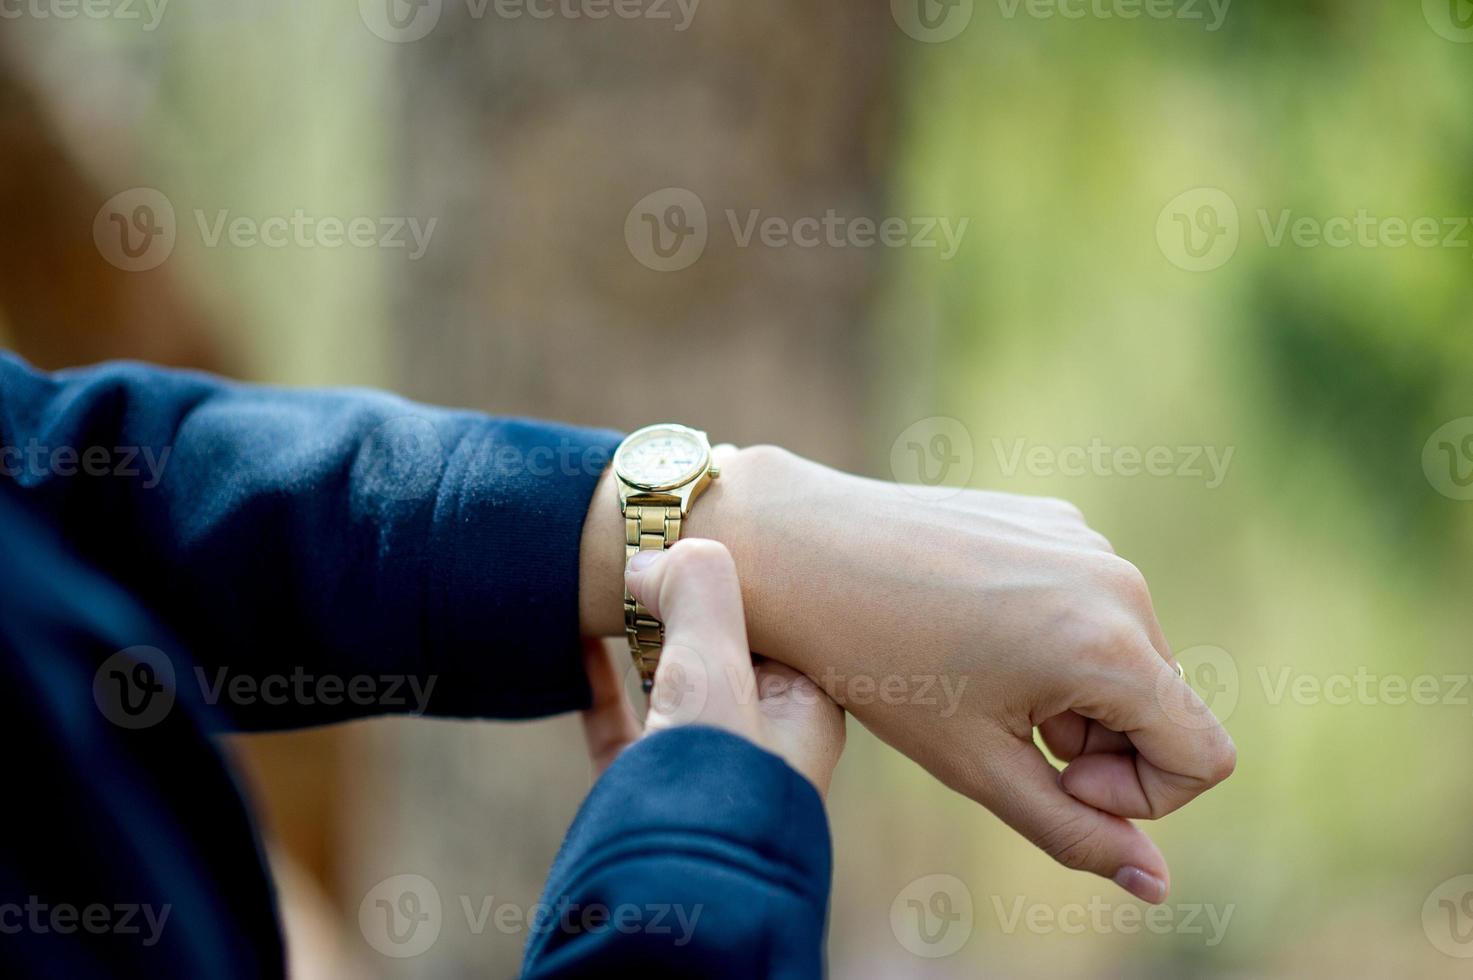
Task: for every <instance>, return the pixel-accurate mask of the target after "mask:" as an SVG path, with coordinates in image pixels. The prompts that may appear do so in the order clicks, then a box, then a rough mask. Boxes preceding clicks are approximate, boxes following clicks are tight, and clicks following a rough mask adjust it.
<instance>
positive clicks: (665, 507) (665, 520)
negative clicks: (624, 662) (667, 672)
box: [624, 498, 680, 694]
mask: <svg viewBox="0 0 1473 980" xmlns="http://www.w3.org/2000/svg"><path fill="white" fill-rule="evenodd" d="M679 540H680V504H679V503H673V504H672V503H645V502H640V501H639V499H638V498H633V499H631V500H629V501H628V503H626V504H625V506H624V560H625V562H628V560H629V559H630V558H633V557H634V553H635V552H637V551H654V550H655V549H657V548H658V549H661V550H663V549H665V548H668V547H670V546H671V545H673V544H674V543H675V542H677V541H679ZM624 633H625V634H626V635H627V636H628V638H629V655H630V656H631V657H633V658H634V665H635V666H636V667H638V668H639V679H640V684H641V686H643V688H644V692H645V693H646V694H648V693H649V692H650V691H651V690H652V689H653V688H654V686H655V668H656V667H658V666H659V665H660V647H661V646H663V645H664V643H665V626H664V624H663V623H661V622H660V621H659V620H658V619H656V618H655V617H653V616H651V615H650V611H649V610H648V609H646V608H645V607H644V606H643V605H642V604H640V603H639V602H638V601H637V600H636V599H635V598H634V596H632V595H630V594H629V590H628V589H627V588H626V589H625V590H624Z"/></svg>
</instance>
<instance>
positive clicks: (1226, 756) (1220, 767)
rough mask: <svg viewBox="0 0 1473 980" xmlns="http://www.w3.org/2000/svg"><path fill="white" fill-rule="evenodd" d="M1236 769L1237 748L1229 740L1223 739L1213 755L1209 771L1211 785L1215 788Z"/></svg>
mask: <svg viewBox="0 0 1473 980" xmlns="http://www.w3.org/2000/svg"><path fill="white" fill-rule="evenodd" d="M1237 769H1238V747H1237V746H1236V745H1234V744H1233V740H1232V739H1231V738H1224V739H1223V740H1222V742H1221V743H1220V744H1219V746H1218V748H1217V751H1216V753H1215V754H1214V757H1213V760H1212V768H1211V769H1210V771H1209V778H1210V779H1211V780H1212V785H1214V786H1216V785H1217V784H1218V783H1220V782H1222V781H1223V780H1224V779H1227V778H1228V777H1229V776H1231V775H1232V774H1233V773H1234V772H1236V771H1237Z"/></svg>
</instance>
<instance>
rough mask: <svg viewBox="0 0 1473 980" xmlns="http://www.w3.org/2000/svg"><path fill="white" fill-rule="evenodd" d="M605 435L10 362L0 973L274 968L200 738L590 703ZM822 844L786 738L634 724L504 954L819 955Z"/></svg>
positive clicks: (550, 966)
mask: <svg viewBox="0 0 1473 980" xmlns="http://www.w3.org/2000/svg"><path fill="white" fill-rule="evenodd" d="M617 439H618V437H617V436H616V435H615V434H614V433H610V432H605V431H594V430H586V429H579V428H572V427H567V426H560V425H554V424H548V423H543V422H533V421H525V420H518V419H507V418H489V417H486V416H484V415H480V414H477V413H473V412H463V411H450V410H445V409H438V408H429V407H425V406H422V405H417V404H413V403H410V402H407V401H404V400H402V399H398V398H394V397H391V396H388V395H384V394H380V393H376V392H369V391H307V390H286V389H271V388H263V387H255V386H247V385H239V384H232V383H228V382H224V381H221V380H219V379H217V378H213V377H209V376H205V375H200V374H192V373H184V372H172V371H163V370H159V369H156V368H151V367H147V366H144V365H137V364H113V365H104V366H101V367H97V368H91V369H85V370H76V371H66V372H59V373H56V374H44V373H41V372H37V371H35V370H33V369H32V368H30V367H29V366H28V365H26V364H25V363H23V362H22V361H20V360H19V359H17V358H15V357H13V356H10V355H7V354H3V353H0V672H3V673H0V678H3V679H0V732H4V734H5V735H6V736H7V737H6V739H5V744H6V746H7V748H8V749H9V750H10V751H9V753H8V754H9V756H10V759H11V768H10V771H9V772H8V773H7V774H6V777H5V785H6V786H7V787H8V788H9V789H10V790H11V792H12V794H13V796H12V797H11V799H10V800H8V801H7V802H6V805H4V806H0V973H6V974H19V975H57V976H74V977H82V976H93V975H139V974H143V975H149V976H166V977H172V976H179V977H255V976H263V975H265V976H271V975H279V974H281V972H282V970H283V951H282V942H281V936H280V928H279V924H278V922H277V919H276V911H275V904H274V895H273V891H272V887H271V883H270V880H269V878H268V876H267V874H266V871H265V866H264V863H263V861H262V855H261V848H260V843H259V840H258V839H257V837H256V836H255V831H254V829H253V826H252V823H251V820H250V817H249V814H248V812H247V810H246V808H245V806H244V804H243V802H242V799H241V796H240V793H239V792H238V790H237V788H236V786H235V784H234V782H233V780H232V778H231V775H230V773H229V772H228V770H227V769H226V766H225V764H224V762H223V760H222V757H221V756H220V754H219V752H218V751H217V749H216V747H215V746H214V744H213V743H212V741H211V740H210V735H211V734H212V733H215V732H220V731H227V730H229V731H241V730H261V729H279V728H287V727H294V726H303V725H316V724H322V723H326V722H333V721H339V720H343V719H348V718H355V717H362V716H366V715H372V714H382V713H386V712H424V713H429V714H435V715H452V716H462V717H485V718H526V717H535V716H543V715H548V714H552V713H556V712H562V711H568V710H572V709H577V708H581V707H584V706H586V705H587V704H588V702H589V691H588V686H587V680H586V678H585V677H584V675H583V671H582V667H581V654H580V649H579V643H578V546H579V537H580V534H581V531H582V525H583V518H584V515H585V514H586V512H587V509H588V505H589V501H590V499H591V497H592V494H593V490H594V487H595V485H596V483H597V481H598V478H599V475H600V473H601V472H602V470H603V468H604V465H605V463H606V462H607V460H608V458H609V455H610V453H611V452H612V449H613V446H614V445H615V444H616V442H617ZM509 664H514V665H516V668H515V669H508V666H507V665H509ZM829 848H830V845H829V838H828V828H827V823H826V820H825V817H824V812H823V807H822V804H821V803H820V801H819V799H818V796H817V794H816V793H815V792H814V790H813V788H812V786H810V785H809V784H808V783H807V782H806V781H805V780H804V779H803V778H802V777H801V776H799V775H797V773H795V772H794V771H793V770H791V769H790V768H789V767H788V766H787V765H786V764H784V763H783V762H782V761H781V760H780V759H778V758H777V757H775V756H772V755H770V754H768V753H766V752H764V751H762V750H760V749H758V748H756V747H755V746H753V745H751V744H750V743H747V742H745V741H743V740H742V739H739V738H737V737H735V736H731V735H727V734H724V733H720V732H717V731H714V730H710V729H699V728H693V729H685V730H680V731H674V732H668V733H665V734H662V735H658V736H655V737H652V738H649V739H647V740H645V741H643V742H641V743H639V744H638V745H636V746H634V747H633V748H631V749H630V750H628V751H627V752H625V754H624V755H623V757H621V758H620V759H619V760H618V761H617V762H616V763H615V764H614V765H613V767H611V768H610V770H609V771H608V772H607V773H606V774H605V775H604V777H603V778H602V779H601V780H600V781H599V782H598V784H597V785H596V786H595V787H594V789H593V791H592V792H591V793H590V795H589V797H588V799H587V801H586V802H585V803H584V805H583V808H582V810H581V811H580V812H579V814H578V817H577V819H576V820H575V822H574V824H573V826H572V828H571V829H570V830H569V832H568V837H567V839H566V841H565V842H564V845H563V848H562V851H561V852H560V854H559V855H558V858H557V861H556V863H555V864H554V866H553V869H552V873H551V876H550V878H549V881H548V885H547V891H546V893H545V895H544V897H543V906H544V910H545V914H543V915H541V916H539V917H538V918H537V919H536V920H534V921H533V922H532V923H531V924H530V925H529V936H528V943H527V955H526V961H525V970H526V972H527V973H528V974H532V975H538V976H543V975H546V976H577V975H583V974H593V973H595V972H597V973H604V972H606V971H607V970H608V969H610V968H611V967H616V966H618V965H635V964H639V965H642V966H644V967H645V968H646V969H650V970H652V972H654V973H655V974H657V975H658V974H661V973H664V974H671V975H697V974H699V975H710V976H728V975H729V976H757V975H765V976H793V977H799V976H815V975H818V974H819V973H820V972H821V945H822V937H823V930H824V919H825V910H826V906H827V893H828V887H829V875H830V850H829ZM442 914H447V915H449V914H454V910H453V908H451V909H446V910H445V911H444V912H443V913H442Z"/></svg>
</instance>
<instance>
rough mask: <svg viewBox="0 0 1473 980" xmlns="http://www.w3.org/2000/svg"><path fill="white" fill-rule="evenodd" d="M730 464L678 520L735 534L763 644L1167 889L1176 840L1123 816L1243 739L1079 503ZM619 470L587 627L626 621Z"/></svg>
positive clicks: (726, 537)
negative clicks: (1213, 705)
mask: <svg viewBox="0 0 1473 980" xmlns="http://www.w3.org/2000/svg"><path fill="white" fill-rule="evenodd" d="M722 470H723V472H722V477H721V479H720V480H718V481H716V482H715V483H714V484H713V485H712V487H711V489H710V490H708V491H707V493H706V495H705V496H704V497H703V498H702V499H701V500H700V501H698V502H697V503H696V505H695V507H694V508H693V509H692V512H691V515H690V518H689V519H688V520H687V522H686V524H687V529H686V533H687V534H694V535H701V536H707V537H712V538H716V539H718V540H720V541H722V542H724V543H726V544H727V546H728V547H729V548H730V549H731V553H732V555H733V557H734V559H735V561H736V566H737V571H738V573H739V574H740V577H741V582H742V588H743V597H744V599H745V604H746V610H747V626H748V629H749V631H750V637H751V641H752V644H753V648H754V649H756V650H759V651H761V652H762V653H764V654H766V655H767V656H769V657H771V658H773V659H775V660H779V661H781V662H783V663H786V664H789V665H790V666H792V667H794V668H796V669H797V670H799V671H801V672H803V673H804V674H806V675H808V676H809V677H812V678H814V679H815V680H816V681H817V682H818V683H819V684H820V685H821V686H822V687H823V688H824V689H825V690H826V691H827V692H828V693H829V695H830V696H832V697H833V698H834V699H835V700H836V701H837V702H839V704H840V705H842V706H843V707H845V708H847V709H848V710H849V711H851V712H852V713H853V714H854V715H855V717H857V718H859V719H860V721H862V722H863V723H864V724H865V725H866V726H868V727H869V728H870V729H871V730H872V731H874V732H875V733H876V734H877V735H878V736H879V737H880V738H882V739H884V740H885V741H886V742H888V743H889V744H891V745H893V746H895V747H896V748H898V749H899V750H900V751H902V752H904V753H905V754H906V755H908V756H910V757H911V758H913V759H915V760H916V761H917V762H919V763H920V764H921V765H923V766H924V767H925V768H926V769H928V770H929V771H930V772H932V773H933V774H934V775H936V776H937V777H938V778H939V779H941V781H942V782H944V783H945V784H946V785H948V786H950V787H952V788H953V789H955V790H957V791H958V792H961V793H963V794H965V795H967V796H969V797H970V798H972V799H974V800H976V801H978V802H980V803H982V804H983V805H984V806H986V807H987V808H988V809H990V810H992V811H993V812H994V813H995V814H997V815H998V816H999V817H1000V818H1002V819H1003V820H1004V821H1006V822H1007V823H1008V824H1009V825H1010V826H1012V827H1013V828H1014V829H1016V830H1017V831H1019V832H1020V833H1021V834H1023V835H1024V836H1025V837H1027V838H1028V839H1029V840H1031V841H1032V842H1034V843H1035V844H1037V845H1038V846H1039V847H1041V848H1042V849H1043V850H1045V851H1046V852H1048V853H1049V854H1050V855H1052V856H1053V857H1054V858H1056V859H1057V860H1059V861H1060V862H1062V863H1063V864H1065V865H1067V866H1069V867H1071V868H1078V869H1083V870H1088V871H1092V872H1094V873H1096V874H1099V875H1103V876H1104V877H1107V878H1111V879H1114V880H1115V881H1116V882H1117V883H1119V884H1120V885H1121V886H1122V887H1124V888H1125V889H1127V890H1128V891H1130V892H1131V893H1132V894H1134V895H1136V896H1137V897H1139V898H1141V899H1143V900H1145V901H1148V902H1161V901H1163V900H1164V899H1165V898H1166V894H1167V891H1168V888H1169V881H1170V877H1169V872H1168V870H1167V866H1166V861H1165V859H1164V858H1163V857H1162V855H1161V852H1160V851H1159V850H1158V849H1157V848H1156V846H1155V844H1153V843H1152V842H1151V840H1150V838H1148V837H1147V836H1146V835H1145V833H1144V832H1142V831H1141V830H1140V829H1139V828H1138V827H1136V826H1134V825H1133V824H1132V823H1131V822H1130V818H1145V819H1154V818H1157V817H1161V816H1164V815H1165V814H1167V813H1170V812H1172V811H1173V810H1176V809H1177V808H1179V807H1181V806H1183V805H1184V804H1186V803H1187V802H1189V801H1190V800H1192V799H1193V798H1195V797H1196V796H1198V795H1199V794H1201V793H1202V792H1204V791H1206V790H1207V789H1208V788H1210V787H1212V786H1214V785H1216V784H1217V783H1219V782H1221V781H1222V780H1223V779H1225V778H1226V777H1227V776H1228V775H1229V774H1230V773H1231V772H1232V771H1233V767H1234V765H1235V762H1236V751H1235V749H1234V747H1233V743H1232V740H1231V739H1230V738H1228V735H1227V733H1226V732H1225V731H1224V730H1223V729H1222V727H1221V726H1220V725H1218V724H1217V723H1216V721H1215V720H1214V719H1213V718H1212V716H1211V714H1210V712H1208V711H1207V709H1206V706H1205V705H1203V704H1202V702H1201V701H1200V700H1199V699H1197V697H1196V695H1195V694H1194V693H1192V691H1191V689H1190V688H1189V687H1188V686H1187V685H1186V684H1185V683H1184V682H1182V681H1181V680H1180V679H1179V678H1178V677H1177V675H1176V671H1175V669H1174V665H1173V661H1172V660H1171V650H1170V647H1169V646H1168V645H1167V642H1166V638H1165V636H1164V635H1163V634H1162V631H1161V627H1160V625H1159V624H1158V623H1157V621H1156V615H1155V612H1154V610H1153V609H1152V605H1151V599H1150V594H1149V592H1148V590H1147V588H1146V584H1145V580H1144V579H1143V578H1142V577H1141V575H1140V573H1139V572H1138V571H1137V570H1136V569H1135V567H1134V566H1133V565H1131V564H1130V563H1129V562H1127V561H1125V560H1123V559H1121V558H1118V557H1116V556H1115V555H1114V553H1113V552H1112V550H1111V548H1110V545H1109V543H1108V542H1107V541H1106V540H1105V539H1104V538H1103V537H1101V536H1100V535H1099V534H1097V533H1096V532H1094V531H1092V530H1090V529H1089V527H1088V526H1087V525H1086V524H1085V523H1084V520H1083V517H1082V516H1081V515H1080V513H1079V511H1078V510H1076V509H1075V508H1074V507H1073V506H1071V505H1069V504H1067V503H1064V502H1062V501H1058V500H1051V499H1043V498H1032V497H1019V496H1014V495H1011V494H1001V493H987V492H980V491H964V492H962V493H959V494H958V495H957V496H955V497H953V498H950V499H948V500H945V501H942V502H939V503H938V502H927V501H926V500H923V499H922V498H921V497H920V496H918V495H916V494H913V493H910V492H908V491H907V490H906V489H905V488H903V487H900V486H897V485H895V484H892V483H884V482H880V481H876V480H868V479H863V478H860V477H855V476H850V475H847V474H843V473H838V472H836V471H834V470H831V469H828V468H827V467H823V466H819V465H817V464H815V463H811V462H808V461H806V460H802V459H799V458H797V457H795V456H793V455H791V454H790V453H787V452H784V451H782V450H777V449H773V448H770V447H756V448H751V449H745V450H741V451H739V452H736V453H733V454H731V455H729V456H728V457H727V458H725V459H723V460H722ZM612 482H613V481H612V480H611V479H609V478H606V479H605V481H604V484H605V485H604V486H601V488H600V490H599V494H598V495H597V497H596V499H595V501H594V503H593V505H592V508H591V510H590V512H589V517H588V522H587V525H586V526H585V529H584V537H583V575H584V579H583V582H584V587H583V595H582V596H581V602H582V612H583V626H584V631H585V633H594V634H606V633H614V632H617V631H618V629H619V622H618V619H617V616H618V611H619V609H620V602H619V591H618V585H619V581H618V578H617V571H615V572H614V573H613V574H611V571H610V568H611V566H612V568H613V569H614V570H617V569H618V563H619V561H620V559H619V557H618V556H619V552H620V550H621V548H622V544H621V542H622V534H621V529H620V527H619V524H618V506H617V504H616V502H615V500H614V497H613V494H614V488H613V486H612ZM1035 727H1037V728H1038V729H1039V730H1040V731H1041V733H1042V736H1043V739H1044V741H1045V743H1046V744H1047V745H1048V747H1049V748H1050V750H1051V751H1052V752H1053V753H1054V754H1055V755H1056V756H1058V757H1059V758H1061V759H1063V760H1064V761H1065V762H1067V763H1068V765H1067V766H1066V768H1065V769H1064V771H1063V772H1062V774H1061V773H1060V772H1059V771H1057V770H1056V769H1054V767H1053V766H1051V765H1050V764H1049V762H1048V760H1047V758H1046V757H1045V756H1044V755H1043V753H1042V752H1040V751H1039V749H1038V748H1037V747H1036V746H1035V744H1034V742H1033V732H1034V729H1035Z"/></svg>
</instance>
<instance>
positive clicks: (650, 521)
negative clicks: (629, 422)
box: [614, 423, 721, 694]
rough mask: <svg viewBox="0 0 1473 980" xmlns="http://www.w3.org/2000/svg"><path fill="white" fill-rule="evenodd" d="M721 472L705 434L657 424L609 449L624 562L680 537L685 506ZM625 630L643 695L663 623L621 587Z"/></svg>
mask: <svg viewBox="0 0 1473 980" xmlns="http://www.w3.org/2000/svg"><path fill="white" fill-rule="evenodd" d="M720 475H721V471H720V469H718V468H717V467H716V465H715V464H714V463H713V462H712V460H711V442H710V440H708V439H707V438H706V433H704V432H701V431H699V430H697V429H690V428H687V427H686V426H683V425H675V424H673V423H661V424H659V425H647V426H645V427H644V428H643V429H639V430H638V431H636V432H631V433H630V434H629V435H628V436H627V437H626V438H625V439H624V441H623V442H621V443H620V444H619V448H618V449H617V450H616V451H615V452H614V478H615V479H616V480H618V482H619V512H620V513H621V514H623V515H624V560H625V562H628V560H629V559H630V558H633V557H634V554H635V552H637V551H653V550H654V549H656V548H659V549H662V550H663V549H665V548H669V547H670V546H671V545H673V544H674V543H675V542H677V541H679V540H680V525H681V522H682V521H683V520H684V519H685V516H686V515H687V514H689V513H690V505H691V504H692V503H693V502H694V501H695V499H696V498H697V497H699V496H700V495H701V492H702V491H703V490H705V489H706V487H707V486H709V485H710V483H711V481H712V480H714V479H716V478H717V477H718V476H720ZM624 632H625V634H626V635H627V636H628V638H629V655H630V656H631V657H633V658H634V665H635V666H636V667H638V668H639V678H640V682H641V684H642V686H643V687H644V692H645V693H646V694H648V693H649V692H650V691H651V690H652V689H653V688H654V686H655V668H656V667H658V666H659V665H660V647H661V646H662V645H663V644H664V640H665V626H664V624H663V623H661V622H660V621H659V620H658V619H655V617H653V616H651V615H650V611H649V610H648V609H646V608H645V607H644V606H643V605H641V604H640V603H639V602H637V601H636V600H635V598H634V596H632V595H630V594H629V590H628V589H627V588H626V589H625V590H624Z"/></svg>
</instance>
